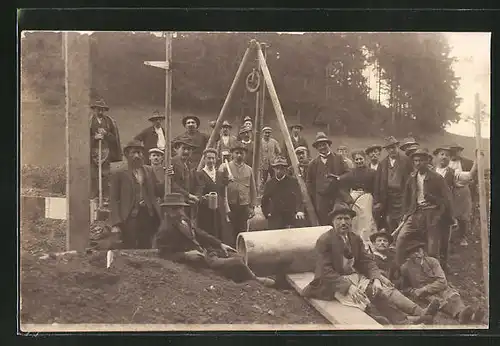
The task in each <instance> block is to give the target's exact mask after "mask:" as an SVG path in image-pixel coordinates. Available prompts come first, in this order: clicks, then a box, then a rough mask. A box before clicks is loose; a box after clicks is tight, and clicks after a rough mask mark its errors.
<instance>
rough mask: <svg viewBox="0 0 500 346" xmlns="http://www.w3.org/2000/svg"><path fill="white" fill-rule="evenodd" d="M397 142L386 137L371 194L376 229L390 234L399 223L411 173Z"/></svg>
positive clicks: (409, 162) (407, 159) (392, 138)
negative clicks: (385, 155) (383, 154)
mask: <svg viewBox="0 0 500 346" xmlns="http://www.w3.org/2000/svg"><path fill="white" fill-rule="evenodd" d="M398 145H399V141H398V140H397V139H396V138H394V137H392V136H391V137H388V138H387V139H386V144H385V145H384V149H385V150H386V151H387V157H385V158H384V159H383V160H382V161H381V162H380V164H379V167H378V169H377V174H376V177H375V190H374V193H373V199H374V206H373V211H374V214H375V221H376V222H377V226H378V228H379V229H380V228H385V229H387V231H388V232H389V233H392V232H393V231H394V230H395V229H396V227H397V226H398V224H399V222H400V221H401V216H402V212H401V207H402V199H403V191H404V187H405V184H406V180H407V179H408V177H409V176H410V173H411V172H412V171H413V166H412V163H411V160H410V159H409V158H408V157H407V156H406V155H402V154H400V152H399V150H398Z"/></svg>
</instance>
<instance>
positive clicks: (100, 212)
mask: <svg viewBox="0 0 500 346" xmlns="http://www.w3.org/2000/svg"><path fill="white" fill-rule="evenodd" d="M97 155H98V160H99V161H98V165H97V168H98V174H99V202H98V203H99V204H98V206H97V215H96V220H97V221H105V220H106V219H107V218H108V215H109V211H108V210H105V209H104V208H103V198H102V139H99V152H98V154H97Z"/></svg>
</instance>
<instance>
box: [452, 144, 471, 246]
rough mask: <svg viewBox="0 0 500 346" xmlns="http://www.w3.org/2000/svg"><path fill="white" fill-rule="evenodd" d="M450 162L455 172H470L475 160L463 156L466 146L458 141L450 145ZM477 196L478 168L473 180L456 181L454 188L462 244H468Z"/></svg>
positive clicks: (455, 210) (458, 230)
mask: <svg viewBox="0 0 500 346" xmlns="http://www.w3.org/2000/svg"><path fill="white" fill-rule="evenodd" d="M449 149H450V163H449V164H448V165H449V166H450V168H451V169H453V170H454V171H455V172H470V171H472V168H473V166H474V162H473V161H472V160H470V159H467V158H465V157H462V151H463V150H464V148H463V147H462V146H461V145H458V144H456V143H454V144H452V145H450V146H449ZM476 198H477V170H476V171H475V172H474V176H473V180H472V181H470V182H459V181H457V182H456V183H455V188H454V189H453V202H454V212H455V215H456V217H457V220H458V229H457V233H458V236H459V238H460V245H462V246H467V245H468V242H467V235H468V234H469V232H470V227H471V217H472V206H473V202H474V199H476Z"/></svg>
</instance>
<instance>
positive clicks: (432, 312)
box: [422, 299, 441, 317]
mask: <svg viewBox="0 0 500 346" xmlns="http://www.w3.org/2000/svg"><path fill="white" fill-rule="evenodd" d="M440 306H441V304H440V303H439V300H437V299H433V300H432V301H431V302H430V303H429V305H427V307H426V308H425V309H424V310H423V311H422V316H432V317H434V316H436V314H437V313H438V311H439V307H440Z"/></svg>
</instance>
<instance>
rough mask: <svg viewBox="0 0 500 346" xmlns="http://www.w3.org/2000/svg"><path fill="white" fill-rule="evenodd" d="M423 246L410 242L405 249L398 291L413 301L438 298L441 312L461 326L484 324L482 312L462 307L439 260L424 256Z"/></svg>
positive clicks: (460, 300) (460, 299) (462, 304)
mask: <svg viewBox="0 0 500 346" xmlns="http://www.w3.org/2000/svg"><path fill="white" fill-rule="evenodd" d="M425 246H426V245H425V244H424V243H422V242H419V241H413V242H411V243H410V244H408V246H407V247H406V256H407V260H406V262H405V263H404V264H403V265H402V266H401V279H402V280H401V289H402V290H403V291H404V292H408V294H409V295H410V296H413V297H415V298H419V299H423V300H427V301H429V300H435V299H438V300H439V303H440V310H441V311H443V312H444V313H446V314H448V315H450V316H452V317H453V318H456V319H457V320H458V321H459V322H460V324H470V323H476V324H480V323H483V318H484V315H485V311H484V310H483V309H480V308H479V309H474V308H472V307H471V306H466V305H465V304H464V302H463V301H462V298H461V297H460V294H459V293H458V292H457V291H456V290H455V289H454V288H452V287H450V286H449V285H448V282H447V280H446V276H445V274H444V272H443V269H442V268H441V265H440V264H439V261H438V260H437V259H435V258H434V257H430V256H427V255H426V254H425V251H424V247H425Z"/></svg>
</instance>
